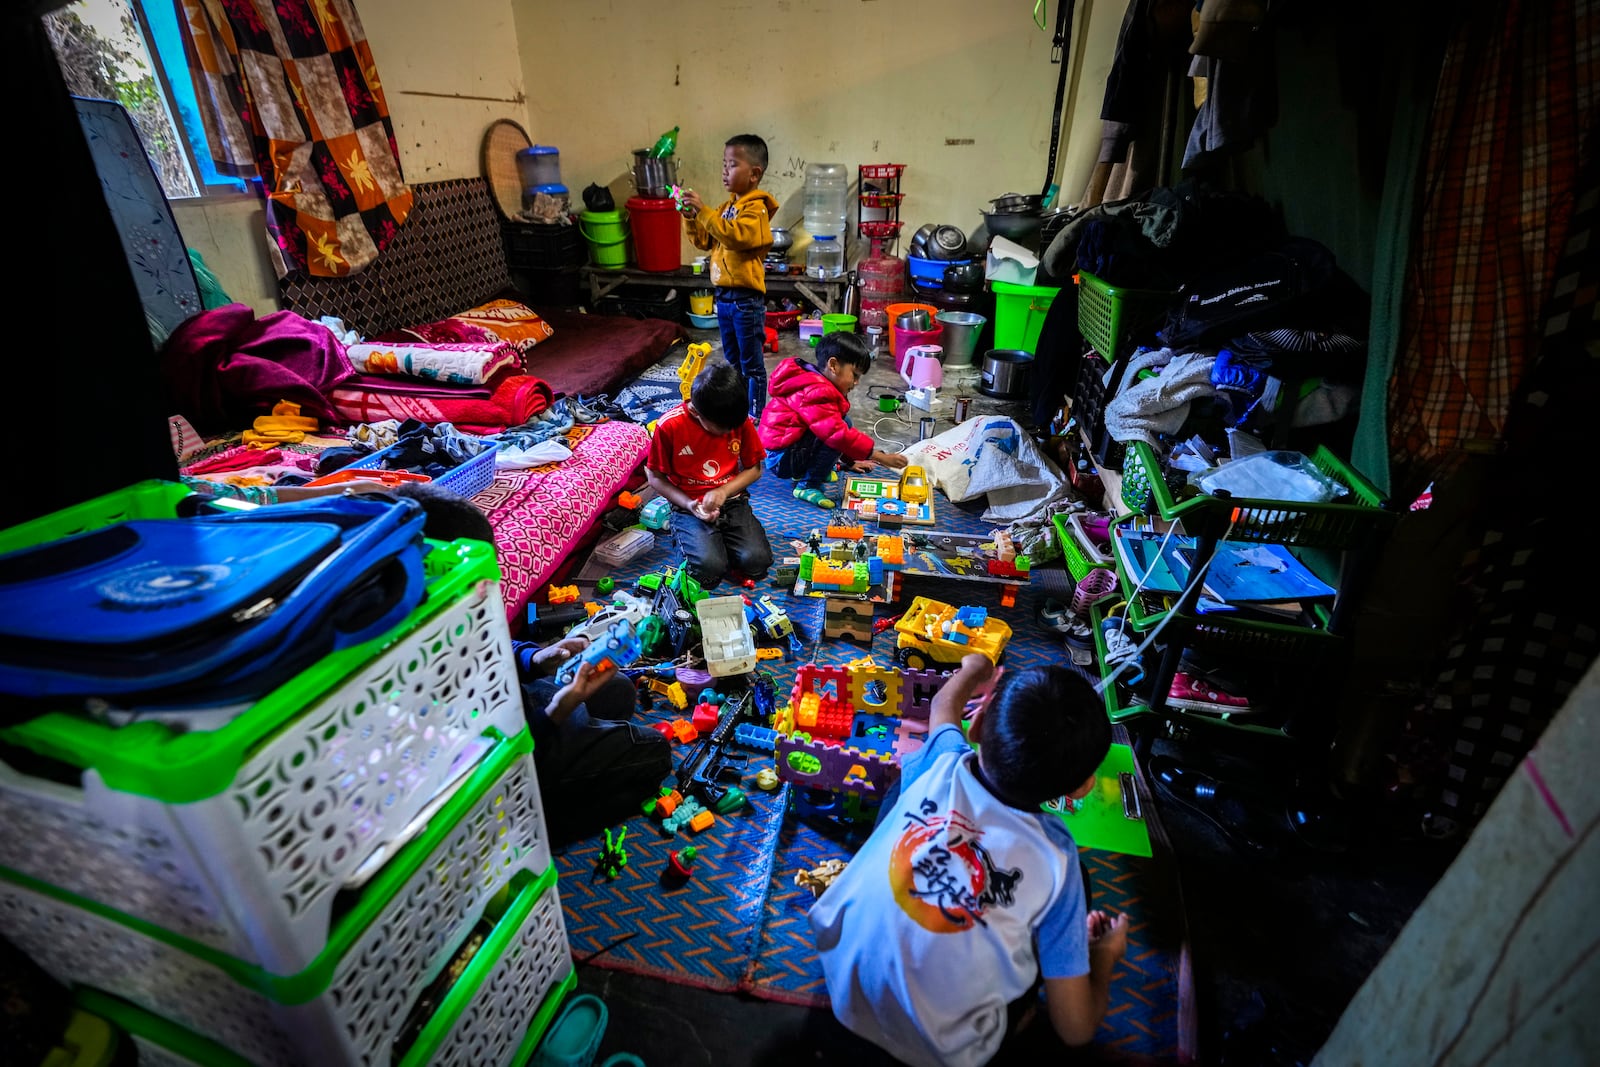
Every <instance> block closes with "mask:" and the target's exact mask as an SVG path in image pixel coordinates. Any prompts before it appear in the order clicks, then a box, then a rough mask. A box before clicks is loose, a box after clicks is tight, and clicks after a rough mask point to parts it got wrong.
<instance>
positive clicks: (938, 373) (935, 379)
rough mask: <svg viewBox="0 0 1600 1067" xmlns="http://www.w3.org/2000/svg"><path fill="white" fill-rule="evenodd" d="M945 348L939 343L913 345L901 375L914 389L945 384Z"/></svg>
mask: <svg viewBox="0 0 1600 1067" xmlns="http://www.w3.org/2000/svg"><path fill="white" fill-rule="evenodd" d="M943 358H944V349H943V348H941V347H940V346H938V345H912V346H911V347H910V348H908V349H906V361H905V364H904V367H903V369H902V370H901V371H900V377H902V378H904V379H905V380H906V384H907V385H909V386H911V387H912V388H913V389H937V388H939V386H941V385H943V384H944V363H943V362H942V361H943Z"/></svg>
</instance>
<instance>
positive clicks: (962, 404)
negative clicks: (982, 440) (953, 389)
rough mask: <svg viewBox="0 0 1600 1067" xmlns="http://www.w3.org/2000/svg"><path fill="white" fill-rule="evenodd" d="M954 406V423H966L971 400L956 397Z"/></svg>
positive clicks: (968, 397)
mask: <svg viewBox="0 0 1600 1067" xmlns="http://www.w3.org/2000/svg"><path fill="white" fill-rule="evenodd" d="M955 405H956V421H957V422H966V421H967V416H968V415H969V414H971V412H972V398H971V397H970V396H958V397H956V399H955Z"/></svg>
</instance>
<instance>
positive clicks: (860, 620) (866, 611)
mask: <svg viewBox="0 0 1600 1067" xmlns="http://www.w3.org/2000/svg"><path fill="white" fill-rule="evenodd" d="M822 635H823V636H824V637H834V638H844V637H847V638H851V639H853V640H857V641H865V642H867V643H868V644H871V643H872V605H871V604H870V603H866V602H863V601H860V600H845V599H831V598H830V599H829V600H828V601H827V604H826V605H825V608H824V610H823V617H822Z"/></svg>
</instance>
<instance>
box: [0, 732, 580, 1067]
mask: <svg viewBox="0 0 1600 1067" xmlns="http://www.w3.org/2000/svg"><path fill="white" fill-rule="evenodd" d="M540 869H542V870H543V873H542V874H541V875H540V876H539V877H538V878H537V879H534V880H532V881H531V882H528V884H527V885H526V887H525V888H524V889H523V890H522V892H521V893H519V894H518V895H517V896H516V897H515V898H514V900H523V899H524V895H525V894H527V893H529V892H530V891H532V892H535V893H542V895H543V897H548V898H549V902H550V903H549V904H548V905H546V904H545V902H544V900H543V899H541V900H540V901H539V902H538V903H537V904H535V905H534V906H533V908H532V909H531V913H530V914H529V918H528V920H527V922H523V921H522V920H521V918H520V916H519V915H518V914H516V912H515V910H514V909H508V911H507V913H506V917H505V918H502V920H501V922H500V924H499V925H497V927H496V931H497V932H499V931H501V930H502V929H503V928H504V929H506V930H508V931H509V929H510V927H507V926H506V924H507V923H508V922H509V923H511V924H517V923H519V922H521V923H522V925H521V926H519V927H517V929H518V931H519V933H518V939H517V943H518V944H521V945H524V946H525V947H524V951H525V952H526V953H528V954H531V955H537V956H539V958H540V959H542V960H544V961H545V962H543V963H541V964H540V965H539V967H540V968H542V969H543V970H544V971H554V970H556V969H558V965H557V963H556V962H551V961H567V964H568V966H569V967H570V961H569V960H568V946H567V939H566V928H565V926H563V925H562V924H561V914H560V913H561V909H560V904H559V902H557V896H556V893H555V890H554V883H555V877H556V871H555V868H554V867H553V866H552V865H551V864H550V854H549V850H548V847H547V845H546V843H545V832H544V820H543V814H542V811H541V809H540V807H539V790H538V782H537V779H536V777H535V773H534V768H533V761H532V757H531V756H527V755H523V756H520V757H518V758H517V760H516V761H515V762H514V764H513V765H512V767H511V768H510V770H509V771H508V772H507V773H506V774H504V775H503V776H501V777H500V778H499V780H498V781H496V782H494V783H491V785H490V787H489V788H487V789H486V790H485V791H484V792H483V793H482V794H481V795H480V797H479V798H478V800H477V802H476V803H474V804H473V806H472V808H471V809H470V811H469V812H468V813H466V814H465V815H464V816H463V817H462V818H461V819H460V820H459V821H458V822H457V823H456V825H455V827H454V828H453V830H452V831H451V833H450V835H449V836H448V838H447V839H446V840H445V841H444V842H443V843H442V844H441V845H440V847H439V848H438V849H436V850H435V851H434V853H433V854H432V855H430V857H429V858H428V860H427V861H426V862H425V863H423V864H422V865H421V866H420V867H419V868H418V869H417V871H416V872H415V874H414V875H413V876H412V877H411V878H410V879H409V880H408V881H407V882H406V883H405V884H404V885H403V886H402V887H401V888H400V889H399V891H398V892H396V893H395V894H394V895H393V897H392V898H391V900H390V903H389V905H388V906H387V907H386V908H385V909H384V911H383V912H382V913H381V914H379V915H378V916H377V918H376V919H374V920H373V921H372V923H371V924H370V925H369V926H368V927H367V928H366V929H365V930H364V931H363V932H362V933H361V934H360V936H359V937H358V938H357V939H356V940H355V942H354V943H353V944H352V945H351V947H350V948H349V950H348V951H347V952H345V953H344V955H343V956H342V957H341V958H340V959H339V960H338V962H337V965H336V966H335V967H334V968H333V971H332V977H331V981H329V982H328V983H327V984H326V986H325V987H324V988H322V989H321V990H320V991H318V992H316V994H315V995H313V996H310V997H309V999H304V1000H303V1002H300V1003H284V1002H281V1001H285V1000H288V999H290V998H288V997H278V998H274V997H273V996H272V995H269V994H268V993H266V992H262V991H261V990H259V989H255V988H251V987H250V986H247V985H245V984H243V983H242V982H241V981H239V980H238V978H237V976H236V975H235V974H232V973H230V970H229V969H228V968H227V967H226V966H225V965H224V961H220V960H209V959H205V958H202V957H201V956H200V955H197V954H194V953H190V952H186V951H184V950H183V949H180V948H178V947H176V946H174V945H172V944H169V943H168V942H167V941H165V940H161V939H158V938H156V937H152V936H150V935H149V934H148V933H145V932H142V931H140V930H138V929H135V928H134V927H132V926H129V925H126V924H124V923H122V922H119V921H117V920H116V919H114V918H112V917H109V916H106V915H102V914H99V913H97V912H95V911H90V910H88V909H86V908H83V907H77V906H74V905H73V904H72V903H69V902H68V901H65V900H61V899H58V898H56V897H54V896H51V895H48V894H46V893H43V892H38V891H35V890H33V889H31V888H28V887H25V886H22V885H19V884H16V883H13V882H9V881H0V933H3V934H4V935H5V936H6V937H7V938H8V939H9V940H11V941H12V943H14V944H15V945H16V946H17V947H18V948H19V949H21V950H22V951H23V952H26V953H27V954H29V955H30V956H32V957H33V959H34V960H35V961H36V962H37V963H38V964H39V965H40V966H41V967H43V968H44V969H45V970H46V971H48V972H50V973H51V974H52V975H53V976H54V977H55V978H56V979H58V980H59V981H61V982H63V983H65V984H69V985H86V986H91V987H93V988H95V989H100V990H103V991H105V992H107V993H110V994H112V995H113V996H116V997H120V998H122V999H124V1000H127V1001H129V1002H131V1003H133V1004H134V1005H136V1006H138V1007H139V1008H142V1009H144V1010H145V1011H147V1012H150V1013H151V1014H153V1015H157V1016H160V1017H162V1018H165V1019H168V1020H171V1021H172V1022H174V1023H176V1024H178V1025H179V1026H182V1027H185V1028H187V1029H189V1030H192V1031H193V1032H194V1033H196V1034H198V1035H200V1036H202V1037H206V1038H210V1039H211V1040H213V1041H216V1042H217V1043H218V1044H220V1045H222V1046H224V1047H226V1048H228V1049H230V1050H232V1051H234V1052H236V1053H237V1054H238V1055H240V1056H243V1057H244V1058H246V1059H248V1060H250V1061H251V1062H252V1063H255V1064H258V1065H260V1067H277V1065H285V1067H290V1065H301V1064H317V1065H319V1067H320V1065H323V1064H326V1065H329V1067H338V1065H346V1064H361V1065H368V1064H372V1065H378V1064H388V1063H390V1060H391V1050H392V1047H393V1045H394V1041H395V1038H396V1037H397V1035H398V1034H399V1032H400V1030H401V1028H402V1027H403V1025H404V1023H405V1020H406V1017H407V1014H408V1013H409V1011H410V1008H411V1005H412V1004H413V1002H414V1001H415V999H416V997H417V994H418V993H419V992H421V991H422V989H423V988H424V987H426V986H427V985H428V983H429V982H431V981H432V980H433V979H434V977H435V976H437V975H438V973H439V972H440V971H441V970H442V969H443V967H444V966H445V964H446V963H448V962H449V959H450V957H451V956H452V954H453V953H454V952H455V951H456V949H457V948H458V947H459V945H460V944H461V942H462V941H463V940H464V939H465V938H466V936H467V933H468V932H469V931H470V930H471V928H472V926H473V925H474V924H475V923H476V922H477V920H478V918H479V916H480V915H482V914H483V911H484V907H485V905H486V904H487V903H488V902H489V901H490V900H491V899H492V898H493V897H494V896H495V895H496V894H497V893H498V892H500V890H501V889H502V888H504V887H505V886H507V885H508V884H509V883H510V881H511V880H512V879H513V878H515V877H517V876H518V875H519V874H523V873H524V872H527V873H528V874H529V875H531V873H532V872H533V871H535V870H540ZM524 910H528V909H524ZM551 911H553V913H554V917H553V919H552V918H551V916H550V912H551ZM541 916H542V917H541ZM536 918H537V919H538V922H537V923H536V924H535V925H533V926H531V927H530V926H529V923H533V922H534V920H535V919H536ZM547 942H548V943H547ZM536 969H537V968H536ZM555 977H556V978H557V979H558V978H559V977H560V975H559V974H558V975H556V976H555ZM529 1003H530V1004H533V1003H537V1000H535V1001H531V1002H529ZM523 1012H524V1025H526V1021H527V1018H528V1017H529V1016H530V1015H531V1012H530V1011H529V1005H528V1004H524V1005H523ZM483 1062H487V1061H483Z"/></svg>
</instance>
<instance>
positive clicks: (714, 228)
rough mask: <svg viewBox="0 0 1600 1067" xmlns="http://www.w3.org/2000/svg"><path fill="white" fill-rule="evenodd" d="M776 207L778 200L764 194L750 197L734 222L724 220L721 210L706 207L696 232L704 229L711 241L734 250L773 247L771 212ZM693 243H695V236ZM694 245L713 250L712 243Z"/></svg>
mask: <svg viewBox="0 0 1600 1067" xmlns="http://www.w3.org/2000/svg"><path fill="white" fill-rule="evenodd" d="M775 204H776V201H774V200H773V199H772V197H770V196H768V195H766V194H765V193H763V192H759V191H758V192H756V193H750V194H747V195H746V196H745V197H744V198H743V199H742V200H740V202H739V209H738V211H736V212H734V216H733V218H731V219H725V218H722V216H721V213H720V210H719V209H716V208H711V207H707V206H704V205H702V206H701V208H700V212H699V214H697V215H696V216H695V218H694V229H695V232H696V233H698V232H700V231H702V230H703V231H704V232H705V233H706V235H707V237H708V238H709V239H710V240H711V241H715V242H716V243H717V244H720V245H722V247H724V248H731V249H733V250H734V251H738V252H745V251H749V250H751V249H756V248H764V247H767V246H770V245H771V244H772V219H771V215H770V212H771V206H774V205H775ZM690 240H694V237H693V235H691V237H690ZM694 245H695V247H696V248H710V247H711V245H710V244H709V243H708V244H703V245H702V244H700V242H698V241H695V242H694Z"/></svg>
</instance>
